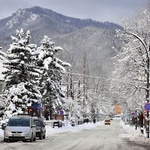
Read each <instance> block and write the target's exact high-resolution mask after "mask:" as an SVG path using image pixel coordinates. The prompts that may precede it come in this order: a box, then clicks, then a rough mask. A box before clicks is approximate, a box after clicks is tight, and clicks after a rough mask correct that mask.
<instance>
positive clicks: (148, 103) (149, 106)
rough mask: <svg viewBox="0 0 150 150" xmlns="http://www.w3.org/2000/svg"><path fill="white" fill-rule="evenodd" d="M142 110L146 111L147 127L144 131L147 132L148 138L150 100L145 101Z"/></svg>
mask: <svg viewBox="0 0 150 150" xmlns="http://www.w3.org/2000/svg"><path fill="white" fill-rule="evenodd" d="M144 110H145V111H144V112H146V113H145V114H146V117H147V129H146V132H147V137H148V138H149V111H150V102H149V101H148V102H147V103H145V105H144Z"/></svg>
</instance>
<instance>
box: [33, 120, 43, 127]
mask: <svg viewBox="0 0 150 150" xmlns="http://www.w3.org/2000/svg"><path fill="white" fill-rule="evenodd" d="M34 123H35V125H36V126H38V127H40V126H41V125H42V122H41V121H40V120H34Z"/></svg>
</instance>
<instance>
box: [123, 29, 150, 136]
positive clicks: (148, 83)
mask: <svg viewBox="0 0 150 150" xmlns="http://www.w3.org/2000/svg"><path fill="white" fill-rule="evenodd" d="M125 33H126V34H128V35H132V36H133V37H135V38H136V39H138V40H139V41H140V42H141V44H142V45H143V46H144V49H145V52H146V62H147V64H146V69H147V71H146V101H147V103H149V98H150V95H149V87H150V81H149V77H150V74H149V69H150V58H149V53H148V52H149V51H150V45H147V44H146V43H145V42H144V40H143V39H142V38H141V37H139V36H138V35H137V34H135V33H132V32H130V31H125ZM147 124H148V126H147V138H149V111H147Z"/></svg>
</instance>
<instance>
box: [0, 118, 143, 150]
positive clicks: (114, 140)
mask: <svg viewBox="0 0 150 150" xmlns="http://www.w3.org/2000/svg"><path fill="white" fill-rule="evenodd" d="M122 132H123V130H122V128H121V126H120V124H119V121H118V120H113V121H112V125H110V126H109V125H106V126H103V125H101V126H99V127H96V128H94V129H86V130H83V131H81V132H76V133H61V134H57V135H53V136H50V137H48V138H46V139H45V140H37V142H33V143H30V142H10V143H4V142H1V143H0V150H146V149H144V148H142V147H140V146H138V145H135V144H132V143H131V144H129V143H128V142H126V141H125V140H123V139H122V138H120V136H119V135H120V134H121V133H122Z"/></svg>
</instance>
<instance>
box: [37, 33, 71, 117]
mask: <svg viewBox="0 0 150 150" xmlns="http://www.w3.org/2000/svg"><path fill="white" fill-rule="evenodd" d="M37 50H38V53H39V55H38V64H39V66H41V67H42V70H43V73H42V77H41V80H40V86H41V93H42V96H43V104H46V105H47V106H48V107H49V111H50V118H52V113H57V111H59V110H60V109H61V105H62V99H61V98H62V97H63V94H62V90H61V80H62V74H63V73H64V72H65V66H70V64H68V63H66V62H63V61H62V60H60V59H59V58H57V57H56V53H57V52H59V51H60V50H62V48H61V47H57V46H55V43H54V42H53V41H51V39H50V38H49V37H48V36H44V38H43V40H42V41H41V45H40V46H39V47H38V48H37Z"/></svg>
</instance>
